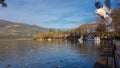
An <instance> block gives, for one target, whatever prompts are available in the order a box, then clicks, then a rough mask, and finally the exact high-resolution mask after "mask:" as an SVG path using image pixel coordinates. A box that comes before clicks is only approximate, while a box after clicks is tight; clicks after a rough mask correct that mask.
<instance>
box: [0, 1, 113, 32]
mask: <svg viewBox="0 0 120 68" xmlns="http://www.w3.org/2000/svg"><path fill="white" fill-rule="evenodd" d="M94 1H95V0H6V3H7V4H8V7H7V8H2V7H0V19H3V20H7V21H13V22H18V23H26V24H31V25H38V26H43V27H47V28H55V29H63V30H64V29H72V28H76V27H78V26H80V25H82V24H85V23H87V22H89V21H92V20H94V19H95V17H96V15H94V14H93V11H94V10H95V9H96V8H95V6H94ZM99 1H101V2H103V1H104V0H99ZM112 4H113V5H114V2H113V1H112Z"/></svg>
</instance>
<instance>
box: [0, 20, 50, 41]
mask: <svg viewBox="0 0 120 68" xmlns="http://www.w3.org/2000/svg"><path fill="white" fill-rule="evenodd" d="M49 30H50V29H49V28H44V27H41V26H36V25H29V24H23V23H17V22H11V21H5V20H0V39H1V38H22V37H30V36H31V35H32V34H36V33H41V32H46V31H49Z"/></svg>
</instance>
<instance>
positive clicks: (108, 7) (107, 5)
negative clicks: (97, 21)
mask: <svg viewBox="0 0 120 68" xmlns="http://www.w3.org/2000/svg"><path fill="white" fill-rule="evenodd" d="M103 10H105V11H106V12H107V13H108V14H109V13H111V3H110V0H105V4H104V6H103Z"/></svg>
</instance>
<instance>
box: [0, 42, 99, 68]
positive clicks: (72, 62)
mask: <svg viewBox="0 0 120 68" xmlns="http://www.w3.org/2000/svg"><path fill="white" fill-rule="evenodd" d="M0 44H1V45H0V68H7V66H10V67H11V68H56V67H57V66H60V68H75V67H76V68H85V67H86V68H92V66H93V64H94V63H95V61H96V59H97V56H98V50H97V49H98V46H96V45H95V43H94V42H92V41H86V42H83V44H79V43H71V42H69V41H67V40H53V41H32V40H0Z"/></svg>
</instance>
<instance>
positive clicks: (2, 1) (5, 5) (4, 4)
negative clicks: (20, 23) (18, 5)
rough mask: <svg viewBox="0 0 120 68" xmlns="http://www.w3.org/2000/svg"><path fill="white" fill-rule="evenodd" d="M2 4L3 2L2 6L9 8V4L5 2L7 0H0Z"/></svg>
mask: <svg viewBox="0 0 120 68" xmlns="http://www.w3.org/2000/svg"><path fill="white" fill-rule="evenodd" d="M0 4H2V7H5V8H7V4H6V3H5V0H0Z"/></svg>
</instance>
